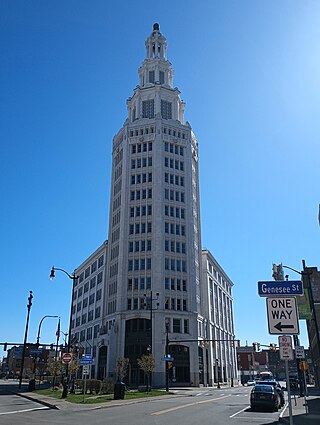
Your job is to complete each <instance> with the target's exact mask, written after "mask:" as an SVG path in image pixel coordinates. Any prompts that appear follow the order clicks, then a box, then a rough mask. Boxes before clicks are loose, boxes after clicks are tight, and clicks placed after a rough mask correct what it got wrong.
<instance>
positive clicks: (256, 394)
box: [250, 384, 280, 412]
mask: <svg viewBox="0 0 320 425" xmlns="http://www.w3.org/2000/svg"><path fill="white" fill-rule="evenodd" d="M250 405H251V409H252V410H254V409H255V408H257V407H258V408H259V407H260V408H269V409H271V410H272V411H274V412H276V411H277V410H278V409H279V407H280V397H279V395H278V392H277V390H276V389H275V388H274V387H273V385H264V384H256V385H255V386H254V387H253V388H252V391H251V395H250Z"/></svg>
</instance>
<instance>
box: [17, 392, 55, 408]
mask: <svg viewBox="0 0 320 425" xmlns="http://www.w3.org/2000/svg"><path fill="white" fill-rule="evenodd" d="M12 394H15V395H18V396H20V397H22V398H26V399H27V400H30V401H35V402H36V403H39V404H42V405H43V406H46V407H49V408H50V409H55V410H59V408H58V407H57V406H56V405H55V404H52V403H48V402H46V401H44V400H41V399H39V398H36V397H31V396H29V395H26V394H22V393H14V392H12Z"/></svg>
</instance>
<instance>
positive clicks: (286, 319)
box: [267, 297, 299, 335]
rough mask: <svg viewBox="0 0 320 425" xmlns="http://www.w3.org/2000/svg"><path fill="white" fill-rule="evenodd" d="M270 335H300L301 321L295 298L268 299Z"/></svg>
mask: <svg viewBox="0 0 320 425" xmlns="http://www.w3.org/2000/svg"><path fill="white" fill-rule="evenodd" d="M267 313H268V327H269V334H271V335H280V334H289V335H298V334H299V321H298V316H297V306H296V299H295V298H294V297H290V298H287V297H277V298H267Z"/></svg>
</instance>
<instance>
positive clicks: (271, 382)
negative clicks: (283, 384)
mask: <svg viewBox="0 0 320 425" xmlns="http://www.w3.org/2000/svg"><path fill="white" fill-rule="evenodd" d="M258 383H259V384H261V385H273V386H276V385H278V383H277V382H276V381H260V382H258Z"/></svg>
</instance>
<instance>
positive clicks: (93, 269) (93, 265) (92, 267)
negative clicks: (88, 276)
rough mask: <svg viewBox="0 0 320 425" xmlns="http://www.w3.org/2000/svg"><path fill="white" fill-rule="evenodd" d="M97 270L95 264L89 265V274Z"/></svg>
mask: <svg viewBox="0 0 320 425" xmlns="http://www.w3.org/2000/svg"><path fill="white" fill-rule="evenodd" d="M96 270H97V262H96V261H95V262H94V263H92V264H91V273H93V272H95V271H96Z"/></svg>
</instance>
